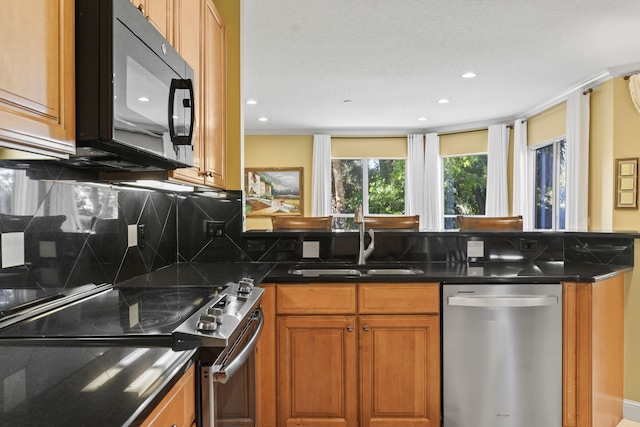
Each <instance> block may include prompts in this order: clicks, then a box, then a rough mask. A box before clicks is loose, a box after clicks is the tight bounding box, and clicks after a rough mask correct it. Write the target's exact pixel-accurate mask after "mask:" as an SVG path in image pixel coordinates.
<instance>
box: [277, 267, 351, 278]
mask: <svg viewBox="0 0 640 427" xmlns="http://www.w3.org/2000/svg"><path fill="white" fill-rule="evenodd" d="M289 274H297V275H300V276H304V277H319V276H356V277H359V276H362V274H363V273H362V271H360V270H356V269H355V268H292V269H290V270H289Z"/></svg>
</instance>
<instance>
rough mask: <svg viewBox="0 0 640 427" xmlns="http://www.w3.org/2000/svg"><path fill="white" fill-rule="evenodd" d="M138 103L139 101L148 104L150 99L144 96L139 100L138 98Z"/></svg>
mask: <svg viewBox="0 0 640 427" xmlns="http://www.w3.org/2000/svg"><path fill="white" fill-rule="evenodd" d="M138 101H140V102H149V101H150V99H149V98H147V97H146V96H141V97H140V98H138Z"/></svg>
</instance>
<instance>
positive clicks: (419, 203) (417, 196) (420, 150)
mask: <svg viewBox="0 0 640 427" xmlns="http://www.w3.org/2000/svg"><path fill="white" fill-rule="evenodd" d="M404 189H405V191H404V193H405V198H404V211H405V214H406V215H420V227H421V228H422V225H423V223H424V219H423V212H422V209H423V207H424V135H422V134H413V135H407V163H406V173H405V184H404Z"/></svg>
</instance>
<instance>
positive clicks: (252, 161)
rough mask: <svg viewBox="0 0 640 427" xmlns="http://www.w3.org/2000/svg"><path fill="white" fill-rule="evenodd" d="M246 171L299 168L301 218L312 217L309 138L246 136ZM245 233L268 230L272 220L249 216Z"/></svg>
mask: <svg viewBox="0 0 640 427" xmlns="http://www.w3.org/2000/svg"><path fill="white" fill-rule="evenodd" d="M244 148H245V151H244V166H245V167H246V168H282V167H302V168H304V171H303V178H302V183H303V190H302V191H303V202H304V209H303V212H304V216H311V165H312V162H313V136H312V135H287V136H282V135H245V137H244ZM246 229H247V230H271V218H269V217H249V218H247V222H246Z"/></svg>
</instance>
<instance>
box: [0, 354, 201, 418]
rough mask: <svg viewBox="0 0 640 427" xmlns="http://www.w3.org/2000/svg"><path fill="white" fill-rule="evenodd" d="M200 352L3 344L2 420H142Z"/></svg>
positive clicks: (0, 366) (0, 358)
mask: <svg viewBox="0 0 640 427" xmlns="http://www.w3.org/2000/svg"><path fill="white" fill-rule="evenodd" d="M195 354H196V351H195V350H194V351H186V352H174V351H172V350H170V349H163V348H132V347H113V348H97V347H64V348H59V347H0V378H3V379H4V387H3V388H0V393H3V396H2V404H3V407H2V411H0V425H1V426H6V427H12V426H16V427H29V426H65V427H69V426H89V425H90V426H95V427H102V426H104V427H112V426H129V425H132V426H135V425H139V424H140V423H141V422H142V421H143V420H144V419H145V418H146V416H148V415H149V413H150V412H151V410H152V409H153V408H154V407H155V406H156V405H157V404H158V403H159V402H160V400H161V399H162V397H164V395H165V394H166V393H167V392H168V391H169V390H170V389H171V387H172V386H173V384H174V383H175V382H176V381H177V380H178V379H179V378H180V376H181V375H182V374H183V373H184V372H185V371H186V370H187V368H188V367H189V366H191V364H192V363H193V360H194V358H195Z"/></svg>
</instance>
